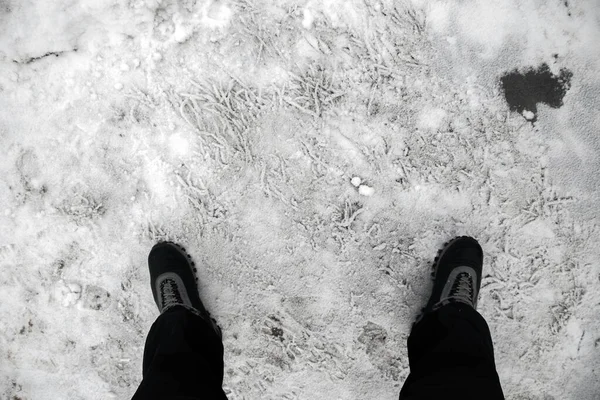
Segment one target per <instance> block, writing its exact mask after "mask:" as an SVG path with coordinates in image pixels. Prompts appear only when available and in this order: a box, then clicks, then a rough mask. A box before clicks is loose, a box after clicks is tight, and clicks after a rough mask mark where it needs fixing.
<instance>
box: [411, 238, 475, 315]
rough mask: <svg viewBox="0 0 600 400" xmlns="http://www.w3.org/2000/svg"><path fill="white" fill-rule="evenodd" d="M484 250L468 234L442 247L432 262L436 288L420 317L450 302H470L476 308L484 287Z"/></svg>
mask: <svg viewBox="0 0 600 400" xmlns="http://www.w3.org/2000/svg"><path fill="white" fill-rule="evenodd" d="M482 268H483V250H482V249H481V246H480V245H479V243H478V242H477V241H476V240H475V239H473V238H471V237H468V236H459V237H457V238H454V239H452V240H451V241H449V242H448V243H446V244H445V245H444V247H443V248H442V249H441V250H439V252H438V256H437V257H436V258H435V262H434V264H433V271H432V272H431V276H432V277H433V290H432V292H431V297H430V298H429V301H428V302H427V306H425V308H423V310H422V314H421V316H419V318H418V319H417V322H418V321H419V320H420V319H421V318H422V316H423V315H424V314H426V313H429V312H432V311H435V310H437V309H439V308H440V307H442V306H444V305H446V304H451V303H461V304H467V305H469V306H471V307H473V308H476V307H477V296H478V295H479V289H480V287H481V271H482Z"/></svg>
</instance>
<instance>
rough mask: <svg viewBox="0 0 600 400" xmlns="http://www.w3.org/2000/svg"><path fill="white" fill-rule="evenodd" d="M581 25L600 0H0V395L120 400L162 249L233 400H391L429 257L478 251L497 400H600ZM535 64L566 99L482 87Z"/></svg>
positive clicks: (594, 76) (599, 299) (597, 107)
mask: <svg viewBox="0 0 600 400" xmlns="http://www.w3.org/2000/svg"><path fill="white" fill-rule="evenodd" d="M599 26H600V10H599V3H598V2H597V0H574V1H571V0H569V1H568V2H566V1H562V0H561V1H541V0H498V1H484V0H470V1H463V0H446V1H436V2H433V1H432V2H429V1H425V0H414V1H410V0H402V1H393V0H365V1H363V0H326V1H313V0H308V1H306V0H305V1H298V0H283V1H270V0H236V1H234V0H181V1H176V0H85V1H84V0H71V1H66V0H56V1H32V0H0V145H1V146H2V149H3V153H2V154H3V156H2V157H1V158H0V170H1V171H2V174H1V177H0V222H1V224H0V227H1V229H0V268H1V269H0V398H1V399H7V400H9V399H10V400H17V399H20V400H26V399H27V400H30V399H53V400H56V399H69V400H76V399H109V398H118V399H126V398H130V397H131V396H132V395H133V393H134V392H135V390H136V388H137V386H138V384H139V382H140V381H141V362H142V354H143V346H144V340H145V337H146V334H147V333H148V330H149V328H150V326H151V324H152V323H153V322H154V320H155V318H156V317H157V315H158V312H157V309H156V306H155V304H154V302H153V299H152V294H151V291H150V285H149V274H148V268H147V261H146V257H147V254H148V252H149V250H150V248H151V247H152V245H153V244H154V243H156V242H157V241H159V240H164V239H169V240H173V241H176V242H178V243H180V244H182V245H184V246H185V247H186V248H187V249H188V250H189V251H190V253H191V255H192V256H193V257H194V259H195V260H196V262H197V263H198V265H199V271H198V276H199V282H200V294H201V297H202V299H203V301H204V303H205V305H206V307H207V308H208V309H209V310H210V311H211V312H212V313H213V314H214V316H215V317H216V318H217V320H218V322H219V324H220V325H221V326H222V328H223V332H224V346H225V380H224V388H225V391H226V393H227V395H228V397H229V399H230V400H242V399H247V400H252V399H261V400H268V399H287V400H293V399H298V400H304V399H307V400H308V399H339V400H351V399H390V400H391V399H396V398H397V397H398V393H399V391H400V388H401V387H402V384H403V382H404V380H405V379H406V377H407V375H408V373H409V366H408V357H407V351H406V339H407V337H408V335H409V333H410V328H411V325H412V322H413V320H414V318H415V316H416V315H417V313H418V311H419V310H420V308H421V307H422V306H423V305H424V303H425V302H426V300H427V297H428V295H429V291H430V289H431V282H430V280H429V268H430V263H431V261H432V258H433V257H434V255H435V252H436V251H437V249H438V248H439V247H440V245H441V244H442V243H444V242H445V241H447V240H448V239H450V238H452V237H454V236H456V235H471V236H473V237H475V238H477V239H478V240H479V241H480V243H481V244H482V247H483V249H484V252H485V262H484V274H483V282H482V288H481V293H480V299H479V305H478V310H479V311H480V313H481V314H482V315H483V316H484V317H485V318H486V320H487V322H488V324H489V326H490V329H491V332H492V336H493V339H494V345H495V354H496V364H497V368H498V373H499V376H500V380H501V383H502V385H503V388H504V391H505V394H506V398H507V399H515V400H516V399H521V400H522V399H532V400H533V399H540V400H542V399H545V400H548V399H599V398H600V322H599V321H600V307H599V306H600V268H599V265H600V263H599V253H600V251H599V249H600V246H598V243H599V242H600V230H599V226H600V225H599V219H598V218H599V217H600V213H599V212H598V204H600V202H599V200H600V157H599V156H598V155H599V154H600V135H599V132H598V126H600V96H599V93H600V73H599V72H600V47H598V44H597V43H598V38H599V37H600V28H599ZM542 63H547V64H548V65H549V66H550V69H551V70H552V71H553V72H555V73H558V71H559V70H560V69H561V68H567V69H569V70H570V71H572V72H573V79H572V87H571V89H570V90H569V91H568V93H567V95H566V97H565V98H564V106H563V107H562V108H559V109H551V108H549V107H547V106H545V105H543V104H540V105H539V106H538V110H537V113H536V114H535V117H536V118H537V121H536V122H533V121H530V120H532V119H533V117H534V115H533V113H531V114H529V111H527V112H525V113H524V114H525V115H523V114H519V113H517V112H511V111H509V108H508V105H507V104H506V102H505V100H504V98H503V94H502V91H501V90H500V87H499V78H500V77H501V76H502V74H504V73H505V72H507V71H511V70H513V69H515V68H518V69H524V68H526V67H530V66H531V67H537V66H538V65H540V64H542ZM274 328H277V329H274ZM273 332H283V334H282V336H281V337H276V336H279V335H273Z"/></svg>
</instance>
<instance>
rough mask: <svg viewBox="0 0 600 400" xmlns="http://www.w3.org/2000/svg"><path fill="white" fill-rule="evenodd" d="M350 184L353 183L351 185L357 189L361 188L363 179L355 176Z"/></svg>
mask: <svg viewBox="0 0 600 400" xmlns="http://www.w3.org/2000/svg"><path fill="white" fill-rule="evenodd" d="M350 182H351V183H352V184H353V185H354V186H356V187H359V186H360V184H361V183H362V179H360V177H358V176H355V177H353V178H352V179H351V180H350Z"/></svg>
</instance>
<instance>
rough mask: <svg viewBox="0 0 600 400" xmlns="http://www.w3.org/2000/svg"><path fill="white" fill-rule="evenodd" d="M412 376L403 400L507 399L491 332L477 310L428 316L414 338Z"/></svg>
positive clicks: (459, 308) (458, 308)
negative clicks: (495, 359)
mask: <svg viewBox="0 0 600 400" xmlns="http://www.w3.org/2000/svg"><path fill="white" fill-rule="evenodd" d="M408 357H409V363H410V370H411V373H410V375H409V377H408V379H407V380H406V382H405V383H404V387H403V388H402V391H401V393H400V399H402V400H409V399H435V398H448V399H490V400H494V399H504V395H503V393H502V388H501V386H500V380H499V378H498V374H497V372H496V366H495V363H494V349H493V344H492V338H491V335H490V331H489V328H488V326H487V323H486V322H485V320H484V319H483V317H482V316H481V315H480V314H479V313H478V312H477V311H475V309H473V307H471V306H469V305H466V304H463V303H459V302H457V303H451V304H447V305H444V306H443V307H441V308H439V309H437V310H436V311H433V312H431V313H428V314H426V315H425V316H424V317H423V319H422V320H421V321H419V322H418V323H417V324H416V325H415V326H414V328H413V330H412V332H411V335H410V337H409V338H408Z"/></svg>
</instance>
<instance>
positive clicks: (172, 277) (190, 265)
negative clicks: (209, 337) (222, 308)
mask: <svg viewBox="0 0 600 400" xmlns="http://www.w3.org/2000/svg"><path fill="white" fill-rule="evenodd" d="M148 267H149V268H150V284H151V286H152V295H153V296H154V301H155V302H156V305H157V306H158V310H159V311H160V313H161V314H162V313H164V312H166V311H167V310H169V309H171V308H173V307H175V306H181V307H184V308H187V309H188V310H190V311H191V312H193V313H194V314H196V315H198V316H200V317H202V318H203V319H204V320H205V321H207V322H208V323H209V324H210V325H211V326H212V328H213V329H214V330H215V332H216V333H217V334H218V335H219V337H221V329H220V328H219V327H218V325H217V324H216V321H215V320H214V319H213V318H211V316H210V313H209V312H208V311H207V310H206V308H204V305H203V304H202V301H200V295H199V294H198V284H197V281H198V278H197V277H196V272H197V270H196V267H195V263H194V262H193V261H192V259H191V257H190V255H189V254H187V252H186V251H185V249H184V248H183V247H181V246H180V245H178V244H175V243H172V242H160V243H158V244H156V245H154V247H152V250H150V254H149V255H148Z"/></svg>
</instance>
